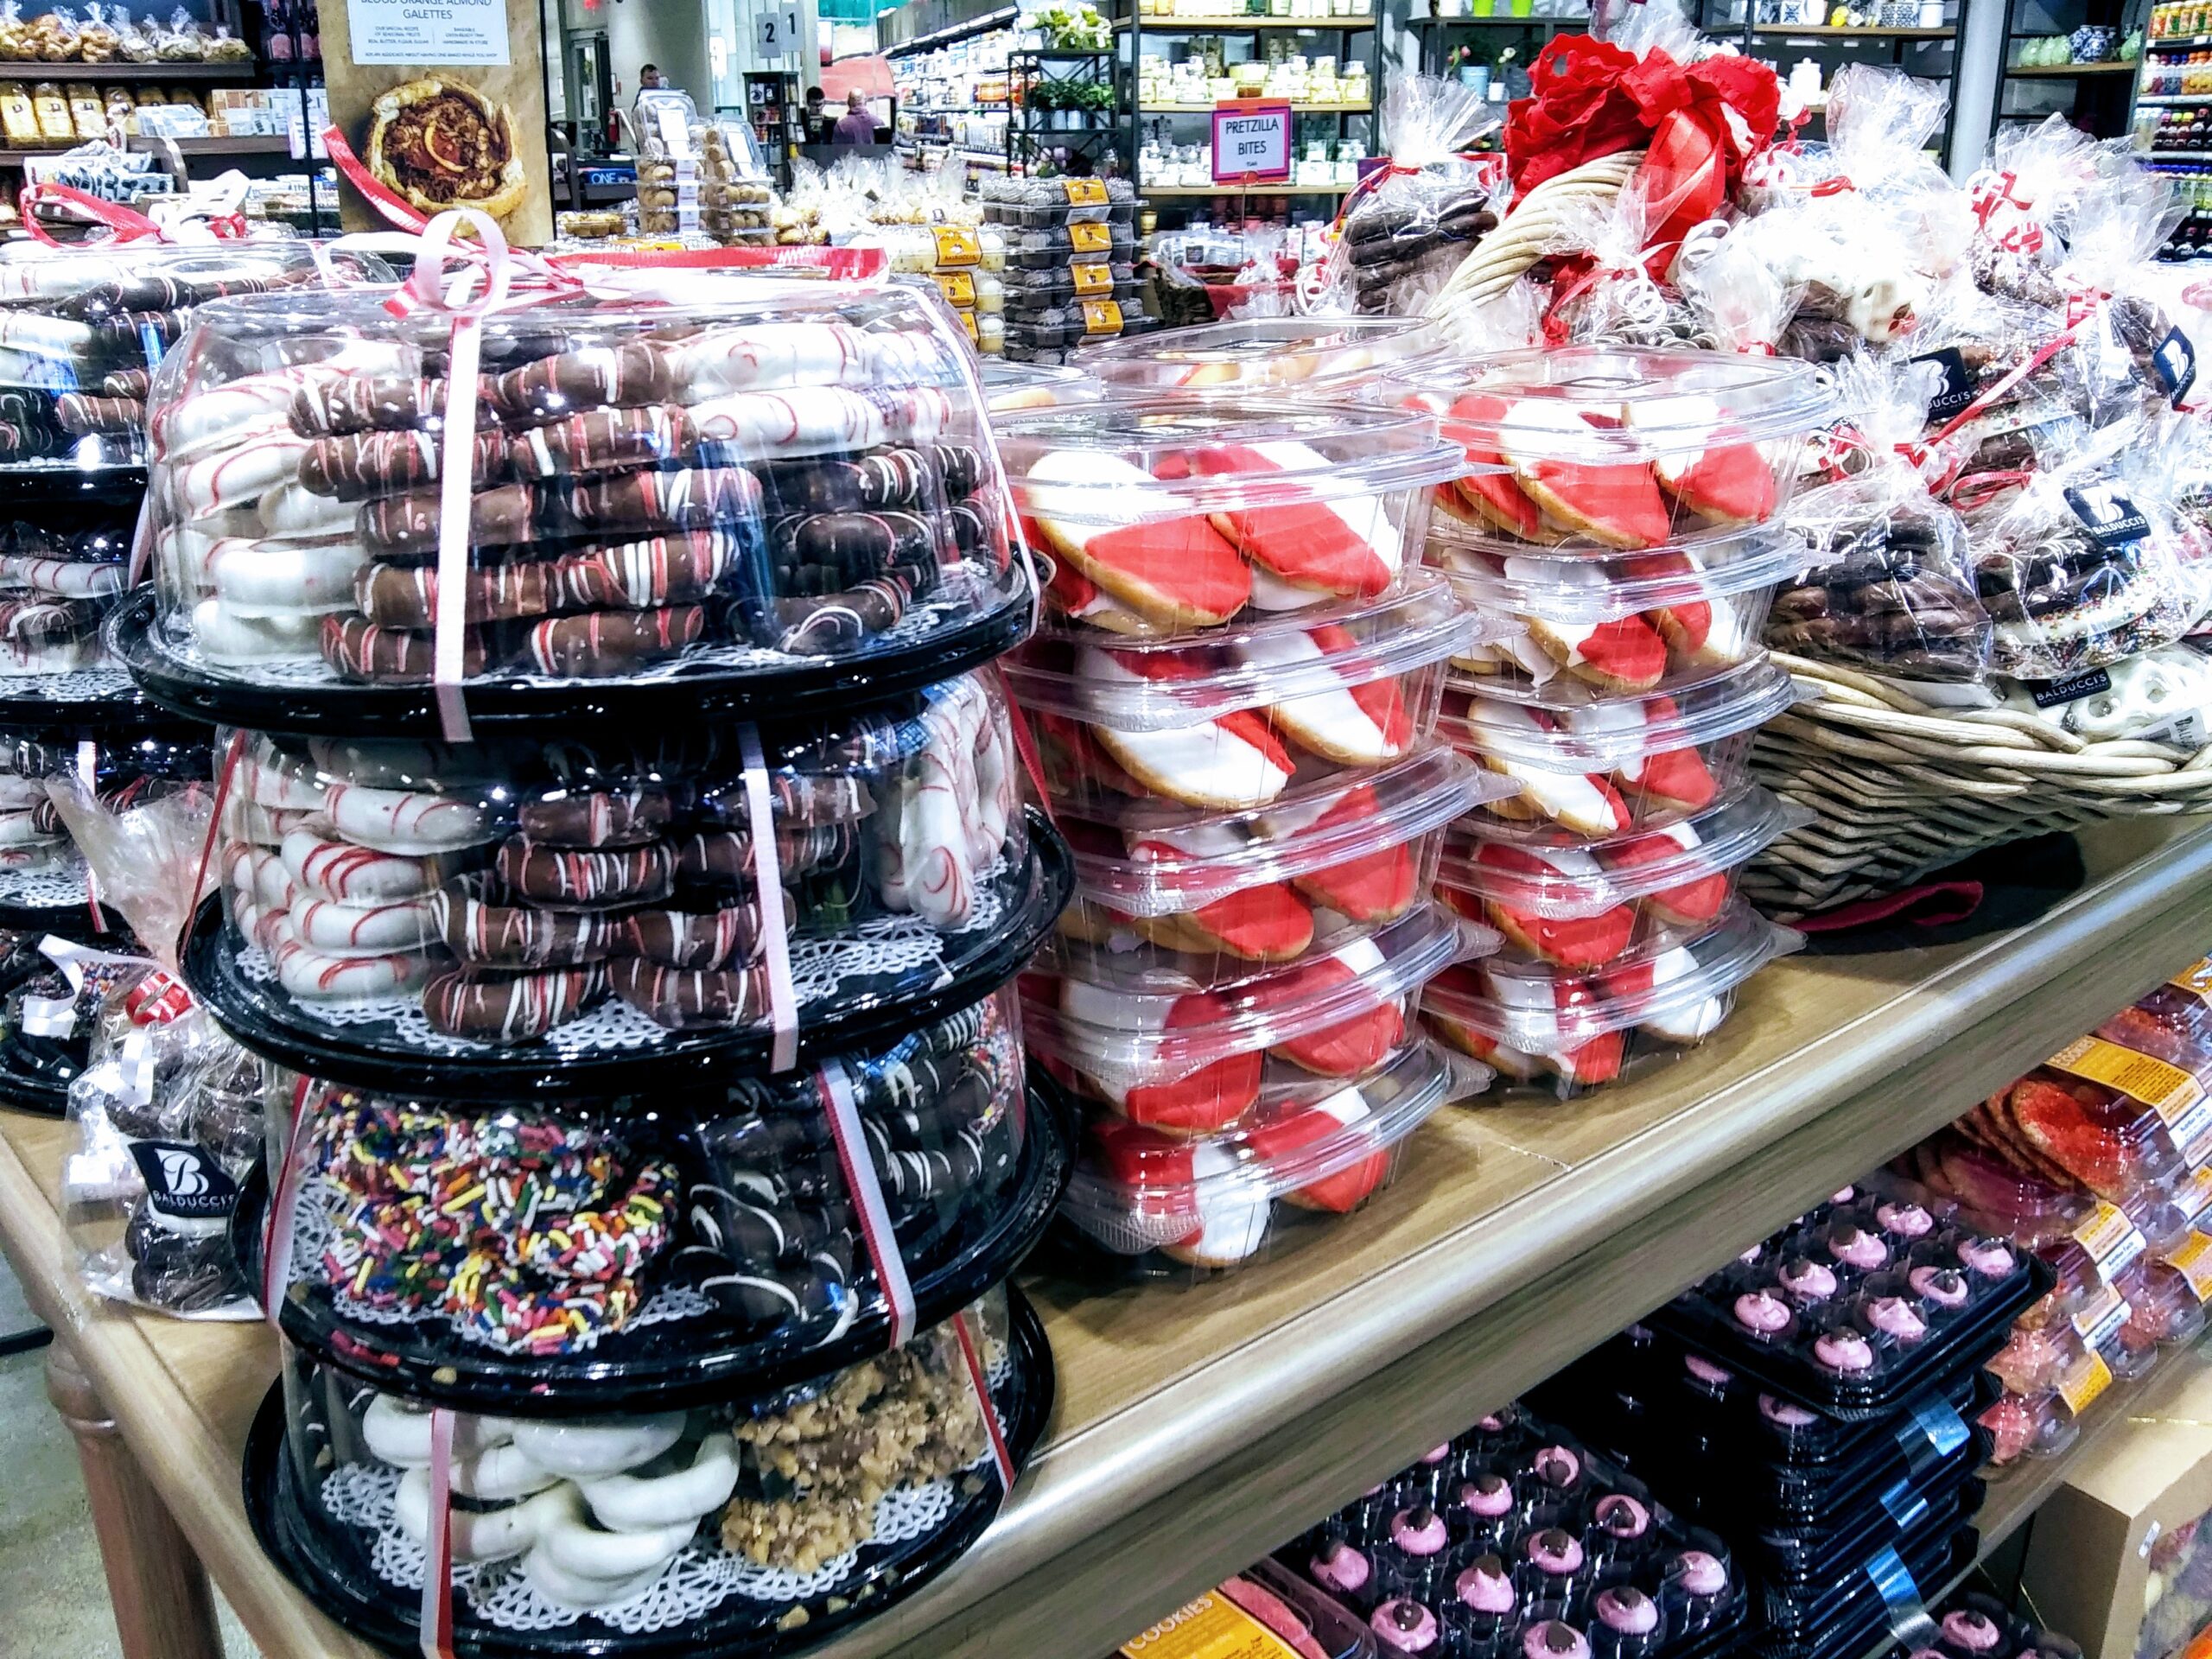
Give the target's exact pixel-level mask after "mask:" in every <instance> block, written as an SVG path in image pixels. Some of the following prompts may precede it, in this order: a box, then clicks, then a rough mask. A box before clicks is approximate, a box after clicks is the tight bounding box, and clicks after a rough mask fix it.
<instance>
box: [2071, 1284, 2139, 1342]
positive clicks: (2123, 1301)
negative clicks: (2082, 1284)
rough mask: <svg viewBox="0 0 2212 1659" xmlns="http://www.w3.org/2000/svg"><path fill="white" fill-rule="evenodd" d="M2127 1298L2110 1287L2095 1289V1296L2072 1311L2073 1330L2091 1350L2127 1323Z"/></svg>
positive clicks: (2107, 1339)
mask: <svg viewBox="0 0 2212 1659" xmlns="http://www.w3.org/2000/svg"><path fill="white" fill-rule="evenodd" d="M2127 1314H2128V1306H2127V1298H2126V1297H2125V1296H2123V1295H2121V1294H2120V1293H2119V1292H2118V1291H2116V1290H2114V1289H2113V1287H2111V1286H2110V1285H2100V1286H2098V1287H2097V1292H2096V1294H2095V1295H2094V1296H2092V1297H2090V1298H2089V1300H2088V1302H2086V1303H2085V1304H2083V1305H2082V1306H2080V1307H2077V1308H2075V1310H2074V1330H2075V1334H2076V1335H2078V1336H2079V1337H2080V1338H2082V1341H2083V1342H2086V1343H2088V1344H2089V1346H2090V1347H2092V1348H2101V1347H2103V1346H2104V1345H2105V1344H2107V1342H2110V1341H2111V1340H2112V1339H2113V1337H2115V1336H2116V1335H2118V1334H2119V1332H2120V1326H2121V1325H2126V1323H2127Z"/></svg>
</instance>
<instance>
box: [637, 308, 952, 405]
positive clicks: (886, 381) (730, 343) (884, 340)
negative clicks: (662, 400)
mask: <svg viewBox="0 0 2212 1659" xmlns="http://www.w3.org/2000/svg"><path fill="white" fill-rule="evenodd" d="M930 356H931V353H929V351H928V348H927V347H926V346H925V345H924V344H922V343H919V342H918V341H916V340H914V339H912V337H910V336H908V335H906V334H879V333H874V332H870V331H868V330H865V329H861V328H855V327H852V326H851V325H850V324H849V323H842V322H829V323H823V322H754V323H745V324H742V325H741V326H739V327H731V328H710V329H709V330H708V331H707V332H706V333H704V334H695V335H693V336H692V337H691V338H690V339H689V340H679V341H678V342H677V344H676V345H675V346H672V347H671V348H670V352H669V358H670V361H671V365H673V367H674V369H675V374H674V377H673V378H674V379H675V381H676V384H677V385H679V386H681V387H683V389H684V390H683V394H682V395H683V397H684V400H685V401H686V402H689V403H698V402H702V401H703V400H705V399H708V398H711V397H725V396H728V394H730V393H733V392H741V391H779V390H781V389H782V388H784V387H786V386H804V387H811V386H859V387H867V386H879V385H902V384H907V383H911V382H912V380H913V379H915V378H917V375H918V372H920V371H922V370H923V369H925V368H926V367H928V366H929V359H930Z"/></svg>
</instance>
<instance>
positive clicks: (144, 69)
mask: <svg viewBox="0 0 2212 1659" xmlns="http://www.w3.org/2000/svg"><path fill="white" fill-rule="evenodd" d="M259 73H261V66H260V65H259V64H257V63H256V62H254V61H253V60H251V59H250V58H238V59H233V60H232V61H230V62H228V63H33V62H30V61H28V60H22V59H15V58H0V80H109V81H117V82H122V81H137V80H159V81H169V82H176V81H183V80H236V81H250V80H252V79H255V78H256V77H257V75H258V74H259Z"/></svg>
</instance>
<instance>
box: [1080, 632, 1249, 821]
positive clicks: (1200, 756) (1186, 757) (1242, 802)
mask: <svg viewBox="0 0 2212 1659" xmlns="http://www.w3.org/2000/svg"><path fill="white" fill-rule="evenodd" d="M1075 671H1076V673H1077V676H1078V677H1080V678H1084V679H1089V680H1092V681H1096V682H1098V683H1103V684H1114V685H1141V684H1144V683H1147V680H1146V678H1145V677H1144V676H1143V675H1141V674H1137V673H1135V672H1133V671H1131V670H1129V669H1128V668H1126V667H1124V666H1123V665H1122V662H1121V660H1120V658H1119V657H1118V656H1117V655H1116V653H1115V652H1111V651H1107V650H1102V649H1099V648H1098V647H1096V646H1085V647H1084V648H1083V649H1082V650H1081V651H1079V652H1077V653H1076V660H1075ZM1261 719H1262V717H1261V716H1260V715H1256V714H1248V715H1245V716H1244V718H1243V719H1242V720H1236V721H1225V720H1201V721H1196V722H1194V723H1193V724H1191V725H1188V726H1171V727H1168V728H1166V729H1164V730H1160V731H1123V730H1120V729H1118V728H1114V727H1111V726H1104V725H1101V726H1094V727H1092V728H1091V734H1092V735H1093V736H1094V737H1096V739H1097V741H1098V746H1099V747H1101V748H1103V749H1104V750H1105V751H1106V753H1108V754H1109V755H1111V756H1112V757H1113V759H1114V761H1115V763H1116V765H1118V766H1120V767H1121V768H1122V770H1123V771H1124V772H1128V774H1129V775H1130V776H1131V777H1132V778H1134V779H1136V780H1137V781H1138V782H1139V783H1141V784H1142V785H1144V786H1145V787H1146V788H1147V789H1148V790H1151V791H1153V792H1154V793H1155V794H1159V795H1163V796H1165V797H1166V798H1168V799H1169V800H1171V801H1180V802H1182V803H1183V804H1185V805H1186V806H1211V807H1218V808H1221V809H1224V810H1236V809H1238V808H1249V807H1255V806H1264V805H1266V804H1268V802H1269V801H1272V800H1274V798H1275V797H1277V796H1278V795H1280V794H1281V793H1282V791H1283V788H1284V786H1285V785H1287V784H1288V783H1289V782H1290V778H1291V772H1292V770H1293V767H1292V766H1291V762H1290V757H1289V755H1288V754H1287V753H1286V752H1285V751H1284V750H1283V749H1282V748H1281V747H1280V746H1278V745H1274V744H1272V743H1266V742H1263V741H1255V740H1259V739H1263V738H1264V737H1265V735H1266V734H1265V731H1264V728H1262V727H1261V725H1260V722H1261ZM1255 728H1258V729H1255Z"/></svg>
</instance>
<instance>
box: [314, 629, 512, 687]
mask: <svg viewBox="0 0 2212 1659" xmlns="http://www.w3.org/2000/svg"><path fill="white" fill-rule="evenodd" d="M322 659H323V661H325V662H326V663H328V664H330V666H331V667H332V668H334V669H335V670H336V671H338V673H339V674H340V676H341V677H344V678H346V679H349V680H358V681H361V682H363V683H368V684H373V685H419V684H423V683H426V682H428V681H429V678H430V676H431V673H432V671H433V670H434V669H435V666H436V645H435V640H434V639H433V637H432V636H431V635H430V634H429V632H417V631H416V630H413V629H409V628H387V627H384V626H380V625H379V624H378V623H374V622H372V621H370V620H368V619H367V618H366V617H362V616H326V617H324V618H323V619H322ZM491 660H492V652H491V647H490V645H489V644H488V642H487V640H486V635H485V633H484V632H483V630H481V629H479V628H469V629H467V630H466V631H465V632H464V633H463V635H462V639H461V672H462V673H463V674H467V675H476V674H481V673H482V672H483V671H484V669H485V665H486V663H487V662H489V661H491Z"/></svg>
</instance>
